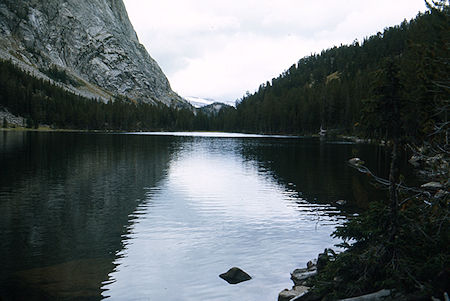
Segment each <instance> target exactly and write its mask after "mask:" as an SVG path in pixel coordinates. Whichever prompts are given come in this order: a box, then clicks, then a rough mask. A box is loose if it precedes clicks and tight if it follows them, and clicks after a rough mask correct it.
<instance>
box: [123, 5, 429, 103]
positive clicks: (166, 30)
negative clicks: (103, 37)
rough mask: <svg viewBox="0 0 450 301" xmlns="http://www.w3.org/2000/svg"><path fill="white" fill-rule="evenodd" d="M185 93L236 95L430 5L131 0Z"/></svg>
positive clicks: (151, 43)
mask: <svg viewBox="0 0 450 301" xmlns="http://www.w3.org/2000/svg"><path fill="white" fill-rule="evenodd" d="M124 2H125V5H126V7H127V10H128V13H129V16H130V19H131V22H132V23H133V25H134V27H135V30H136V31H137V34H138V36H139V38H140V41H141V43H143V44H144V45H145V46H146V48H147V50H148V51H149V52H150V54H151V56H152V57H154V58H155V59H156V60H157V62H158V63H159V64H160V66H161V67H162V69H163V71H164V72H165V73H166V75H167V77H168V78H169V80H170V82H171V85H172V88H173V89H174V90H175V91H176V92H178V93H179V94H181V95H182V96H199V97H208V98H214V99H217V100H222V101H226V100H228V101H229V100H235V99H237V98H240V97H241V96H242V95H243V94H244V93H245V91H247V90H249V91H250V92H252V91H254V90H256V89H257V88H258V87H259V85H260V84H261V83H264V82H266V81H268V80H269V81H270V80H271V79H272V78H273V77H276V76H278V75H279V74H280V73H281V72H283V71H284V70H285V69H287V68H289V67H290V66H291V65H292V64H294V63H296V62H297V61H298V60H299V59H301V58H302V57H304V56H306V55H309V54H311V53H315V52H320V51H321V50H322V49H326V48H330V47H333V46H335V45H336V46H338V45H340V44H341V43H342V44H348V43H351V42H352V41H353V40H354V39H356V38H357V39H359V40H362V39H363V38H364V37H366V36H369V35H371V34H376V33H377V32H378V31H383V29H384V28H385V27H388V26H392V25H395V24H398V23H400V22H402V21H403V19H405V18H406V19H410V18H413V17H414V16H415V15H416V14H417V12H418V11H424V10H425V4H424V1H423V0H396V1H394V2H393V1H391V0H379V1H369V2H367V1H365V2H361V1H356V0H344V1H332V0H322V1H305V0H278V1H273V0H271V1H268V0H258V1H256V0H239V1H235V0H230V1H219V0H165V1H156V0H147V1H145V0H124Z"/></svg>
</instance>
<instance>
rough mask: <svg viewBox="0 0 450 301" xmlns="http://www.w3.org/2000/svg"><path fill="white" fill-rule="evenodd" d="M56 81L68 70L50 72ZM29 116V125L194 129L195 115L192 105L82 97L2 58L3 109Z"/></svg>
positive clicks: (0, 101)
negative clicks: (189, 108)
mask: <svg viewBox="0 0 450 301" xmlns="http://www.w3.org/2000/svg"><path fill="white" fill-rule="evenodd" d="M50 75H51V77H52V78H53V79H54V80H55V81H56V82H64V81H65V80H66V77H67V76H66V74H65V72H63V71H61V72H53V73H52V74H50ZM1 107H5V108H7V109H8V110H9V111H10V112H11V113H13V114H15V115H20V116H23V117H24V118H26V120H27V121H26V124H25V125H24V126H27V127H30V128H31V127H36V128H37V127H38V126H39V125H40V124H46V125H50V126H52V127H56V128H62V129H83V130H161V129H164V130H191V129H192V127H193V122H194V115H193V113H192V111H190V110H188V109H176V108H172V107H168V106H166V105H163V104H160V105H152V104H146V103H134V102H132V101H130V100H129V99H128V98H124V97H115V98H114V99H111V100H110V101H109V102H108V103H104V102H102V101H100V100H93V99H87V98H84V97H81V96H79V95H76V94H74V93H70V92H68V91H67V90H65V89H63V88H61V87H59V86H58V85H56V84H55V83H51V82H50V81H46V80H43V79H38V78H36V77H33V76H32V75H31V74H29V73H27V72H24V71H23V70H21V69H19V68H18V67H16V66H15V65H14V64H13V63H12V62H9V61H1V60H0V109H1Z"/></svg>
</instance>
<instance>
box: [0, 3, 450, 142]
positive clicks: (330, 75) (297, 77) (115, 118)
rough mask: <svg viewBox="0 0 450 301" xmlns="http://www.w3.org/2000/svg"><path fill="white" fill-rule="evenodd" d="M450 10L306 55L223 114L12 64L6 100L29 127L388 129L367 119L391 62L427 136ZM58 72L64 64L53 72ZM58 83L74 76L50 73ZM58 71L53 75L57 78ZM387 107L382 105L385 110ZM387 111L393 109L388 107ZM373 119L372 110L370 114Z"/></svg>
mask: <svg viewBox="0 0 450 301" xmlns="http://www.w3.org/2000/svg"><path fill="white" fill-rule="evenodd" d="M447 10H448V8H447V9H445V10H444V11H440V10H434V11H433V10H429V11H427V12H425V13H420V14H419V15H418V16H417V17H416V18H415V19H413V20H411V21H409V22H407V21H406V20H405V21H404V22H403V23H402V24H400V25H398V26H395V27H390V28H386V29H385V31H384V32H383V33H378V34H376V35H373V36H371V37H368V38H366V39H364V41H356V40H355V41H354V42H353V44H351V45H341V46H340V47H333V48H331V49H328V50H324V51H322V52H321V53H320V54H313V55H311V56H308V57H305V58H302V59H300V60H299V61H298V63H296V64H294V65H292V66H291V67H290V68H289V69H288V70H286V71H284V72H283V73H282V74H281V75H280V76H279V77H277V78H273V79H272V80H271V81H270V82H269V81H268V82H266V83H263V84H261V86H260V87H259V89H258V90H257V91H256V92H254V93H253V94H250V93H247V94H246V95H245V96H243V98H242V99H240V100H237V101H236V108H234V107H225V108H224V109H222V110H221V111H220V112H219V113H218V114H215V115H214V114H212V115H211V114H205V113H203V112H202V111H198V112H197V113H193V112H192V111H190V110H188V109H176V108H169V107H166V106H163V105H151V104H143V103H135V102H133V101H131V100H129V99H127V98H126V97H122V96H117V97H112V99H111V100H110V101H109V102H107V103H104V102H102V101H100V100H91V99H85V98H83V97H81V96H77V95H75V94H72V93H70V92H67V91H65V90H63V89H62V88H60V87H58V86H56V85H54V84H51V83H50V82H49V81H45V80H42V79H36V78H34V77H33V76H32V75H31V74H29V73H26V72H24V71H22V70H20V69H18V68H16V67H15V66H14V65H13V64H12V63H11V62H8V61H1V62H0V106H3V107H6V108H7V109H9V110H10V111H11V112H12V113H14V114H17V115H21V116H23V117H25V118H26V119H27V126H29V127H37V126H38V124H47V125H50V126H53V127H55V128H70V129H83V130H187V131H190V130H207V131H235V132H248V133H265V134H274V133H277V134H290V135H304V134H306V135H307V134H315V133H317V132H318V131H319V129H320V128H321V127H323V128H325V129H327V130H328V131H329V132H330V133H338V134H356V135H360V136H364V135H369V136H373V135H376V136H378V137H379V138H383V137H384V136H385V135H386V134H387V133H386V129H383V127H382V126H380V125H381V124H384V123H385V120H383V118H389V116H388V115H389V114H387V115H386V114H382V117H383V118H381V119H378V120H377V118H374V116H372V117H370V116H369V115H370V114H366V113H369V112H370V111H373V110H374V106H377V97H378V96H377V93H378V92H377V91H376V89H377V86H378V85H379V84H380V83H379V81H380V78H379V74H380V72H383V71H382V70H383V68H385V66H386V62H387V61H390V62H392V64H394V65H395V74H394V76H395V77H396V78H398V81H399V83H398V84H399V87H400V88H399V91H398V93H399V95H398V96H399V97H400V98H401V103H402V108H401V109H402V112H401V115H402V116H401V119H402V120H401V123H402V128H403V129H404V130H405V133H404V134H407V135H409V136H410V137H416V138H417V137H421V136H423V135H425V134H426V132H427V131H428V130H429V129H430V128H432V124H433V123H435V122H438V121H439V119H440V118H443V116H442V114H436V112H435V107H436V103H435V101H437V100H436V97H439V96H438V95H437V94H439V93H441V94H442V93H445V92H448V91H441V92H439V93H434V90H435V83H436V82H437V81H442V80H444V79H445V76H448V72H449V70H448V68H449V66H448V64H445V63H443V62H442V60H445V59H448V43H449V36H448V32H449V31H450V28H449V27H450V22H449V17H448V12H447ZM56 71H57V70H56ZM44 73H46V74H47V75H49V77H51V78H52V79H54V80H55V82H61V83H65V82H66V81H67V76H64V74H62V73H61V72H55V70H54V68H53V69H52V68H50V69H49V70H47V71H45V70H44ZM55 73H56V75H55ZM378 109H380V108H378ZM385 109H386V110H388V112H385V113H389V108H388V107H386V108H385ZM372 115H373V114H372Z"/></svg>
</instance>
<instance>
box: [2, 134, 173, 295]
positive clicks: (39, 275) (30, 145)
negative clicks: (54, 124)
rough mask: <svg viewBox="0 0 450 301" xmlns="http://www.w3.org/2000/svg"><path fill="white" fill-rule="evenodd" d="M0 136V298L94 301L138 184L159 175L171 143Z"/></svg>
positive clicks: (137, 199) (138, 194)
mask: <svg viewBox="0 0 450 301" xmlns="http://www.w3.org/2000/svg"><path fill="white" fill-rule="evenodd" d="M1 135H2V136H3V137H2V139H1V141H2V144H1V148H0V149H1V154H0V156H1V157H0V166H2V168H1V170H0V201H1V202H0V212H2V214H1V216H0V233H1V240H0V244H1V245H0V273H1V274H0V283H1V284H2V285H1V290H0V297H1V299H2V300H3V299H4V300H24V299H25V298H26V299H27V300H33V299H35V300H48V299H52V298H57V299H60V298H67V299H73V298H75V299H77V300H78V299H83V298H86V299H89V298H94V299H98V298H99V296H100V294H101V285H102V284H101V283H102V282H103V281H105V280H107V279H108V276H107V275H108V273H109V272H110V271H111V270H112V269H113V268H114V266H113V264H112V262H113V260H114V258H115V254H116V252H117V251H118V250H120V249H122V244H121V235H122V234H124V233H126V228H127V225H129V224H130V223H132V222H133V220H132V219H130V218H129V214H131V213H132V212H133V211H135V210H136V207H137V206H138V205H139V204H140V203H141V201H142V200H143V199H145V192H144V190H143V187H151V186H154V185H156V183H157V182H158V181H160V180H161V179H162V178H163V177H164V174H165V171H166V169H167V166H168V162H169V160H170V151H168V149H170V144H168V143H170V141H167V142H166V143H164V142H159V143H154V139H150V138H147V139H136V137H124V136H119V135H87V134H58V133H21V132H17V133H14V132H4V133H1Z"/></svg>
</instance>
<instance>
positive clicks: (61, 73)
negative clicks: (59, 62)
mask: <svg viewBox="0 0 450 301" xmlns="http://www.w3.org/2000/svg"><path fill="white" fill-rule="evenodd" d="M39 71H41V72H42V73H44V74H45V75H47V76H48V77H50V78H51V79H53V80H54V81H57V82H60V83H64V84H70V85H72V86H74V87H79V86H81V84H80V82H78V81H77V80H76V79H74V78H72V77H71V76H70V75H68V74H67V72H66V70H64V69H59V68H58V67H57V66H55V65H53V66H52V67H51V68H50V69H39Z"/></svg>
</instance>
